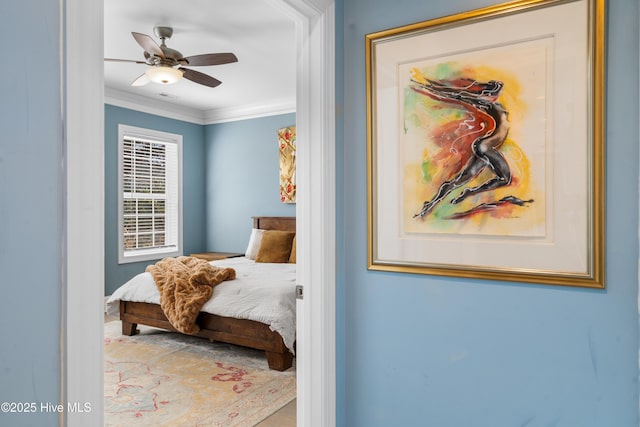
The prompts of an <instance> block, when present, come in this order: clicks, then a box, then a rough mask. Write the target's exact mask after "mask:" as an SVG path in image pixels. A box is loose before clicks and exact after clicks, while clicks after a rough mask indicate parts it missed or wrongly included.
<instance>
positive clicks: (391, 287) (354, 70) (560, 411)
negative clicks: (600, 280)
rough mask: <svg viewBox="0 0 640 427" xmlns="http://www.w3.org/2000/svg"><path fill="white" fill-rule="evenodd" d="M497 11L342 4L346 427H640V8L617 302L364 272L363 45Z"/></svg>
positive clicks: (611, 287)
mask: <svg viewBox="0 0 640 427" xmlns="http://www.w3.org/2000/svg"><path fill="white" fill-rule="evenodd" d="M493 3H495V2H494V1H491V0H437V1H436V0H434V1H429V2H425V1H422V0H404V1H402V2H398V3H395V2H389V1H387V0H341V1H339V2H338V7H337V11H338V15H339V18H338V22H342V20H344V22H343V27H342V28H341V29H340V30H339V31H338V33H337V35H338V38H339V39H338V40H337V49H338V52H339V53H338V56H339V57H340V58H341V59H340V60H339V61H338V62H337V66H338V68H337V70H336V74H337V76H338V80H339V82H338V90H339V94H338V102H339V103H340V102H342V105H339V106H338V110H339V111H341V110H342V111H344V115H343V116H342V117H341V118H340V120H339V129H341V128H340V126H342V125H344V128H343V130H342V133H339V134H338V150H339V153H340V154H341V155H343V156H344V161H343V162H342V163H341V162H339V163H338V164H341V165H343V166H344V170H343V171H342V172H340V173H339V174H338V187H339V188H341V187H344V193H343V199H342V200H340V201H339V210H338V218H339V231H340V233H341V238H342V240H341V242H340V247H339V248H338V252H339V254H340V255H341V257H344V259H341V260H340V262H339V270H338V271H339V276H338V301H337V306H338V308H339V309H341V310H343V312H342V313H339V315H338V318H337V319H338V374H339V375H341V376H344V377H342V378H339V379H338V386H339V387H341V388H342V389H340V390H339V392H338V396H339V398H338V401H337V405H338V425H341V426H348V427H358V426H363V427H375V426H390V425H394V426H418V425H419V426H438V427H449V426H450V427H460V426H465V427H466V426H473V427H485V426H486V427H497V426H500V427H502V426H528V427H534V426H557V427H560V426H565V427H576V426H580V427H602V426H616V427H631V426H637V425H638V309H637V304H638V302H637V301H638V298H637V297H638V271H637V263H638V215H637V212H638V113H639V111H638V99H637V98H638V96H637V95H638V2H637V0H619V1H611V2H609V9H608V12H609V15H608V23H609V28H608V40H607V48H608V53H607V65H608V77H607V90H608V96H607V117H608V121H607V141H608V143H607V153H606V156H607V184H606V190H607V212H606V215H607V216H606V222H607V224H606V225H607V238H606V247H607V252H606V255H607V283H608V287H607V290H605V291H595V290H585V289H572V288H563V287H553V286H541V285H534V284H514V283H507V282H492V281H479V280H465V279H457V278H438V277H433V276H419V275H409V274H392V273H384V272H371V271H368V270H367V268H366V265H367V260H366V254H367V248H366V242H367V232H366V231H367V230H366V224H367V213H366V203H367V201H366V195H367V188H366V179H365V177H366V156H365V153H366V140H367V139H366V116H365V105H366V100H365V85H364V80H363V79H364V74H365V64H364V61H365V51H364V36H365V34H367V33H371V32H375V31H379V30H383V29H387V28H392V27H396V26H400V25H404V24H408V23H412V22H416V21H420V20H427V19H430V18H436V17H439V16H444V15H449V14H453V13H457V12H461V11H466V10H470V9H474V8H478V7H482V6H487V5H490V4H493ZM340 80H343V81H340ZM342 90H343V94H342V92H341V91H342ZM339 156H340V155H339Z"/></svg>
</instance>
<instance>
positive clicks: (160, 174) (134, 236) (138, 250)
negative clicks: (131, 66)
mask: <svg viewBox="0 0 640 427" xmlns="http://www.w3.org/2000/svg"><path fill="white" fill-rule="evenodd" d="M118 134H119V152H118V153H119V160H118V171H119V173H118V179H119V184H118V189H119V191H118V206H119V248H120V249H119V257H118V258H119V262H120V263H121V264H122V263H127V262H136V261H145V260H152V259H160V258H163V257H167V256H178V255H181V254H182V196H181V193H182V182H181V181H182V167H181V164H182V136H181V135H174V134H168V133H164V132H158V131H153V130H148V129H140V128H134V127H131V126H125V125H119V126H118Z"/></svg>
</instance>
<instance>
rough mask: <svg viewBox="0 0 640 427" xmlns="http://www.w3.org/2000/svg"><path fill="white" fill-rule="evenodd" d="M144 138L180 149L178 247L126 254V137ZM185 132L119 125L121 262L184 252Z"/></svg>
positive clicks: (125, 262) (158, 257) (119, 259)
mask: <svg viewBox="0 0 640 427" xmlns="http://www.w3.org/2000/svg"><path fill="white" fill-rule="evenodd" d="M125 137H126V138H132V139H140V140H145V141H152V142H159V143H163V144H175V145H176V148H177V150H176V151H177V162H178V164H177V175H178V176H177V187H178V188H177V193H178V195H177V199H178V203H177V215H178V219H177V242H176V246H173V245H172V246H170V247H166V248H149V249H139V250H136V254H135V255H133V254H126V252H127V251H125V248H124V176H123V172H124V139H125ZM182 142H183V141H182V135H179V134H173V133H168V132H162V131H157V130H153V129H145V128H139V127H134V126H129V125H124V124H118V154H117V155H118V264H129V263H133V262H141V261H152V260H158V259H161V258H165V257H177V256H180V255H182V253H183V244H182V240H183V239H182V238H183V221H182V218H183V215H182V200H183V188H182V170H183V168H182V166H183V165H182V159H183V157H182ZM165 225H166V224H165Z"/></svg>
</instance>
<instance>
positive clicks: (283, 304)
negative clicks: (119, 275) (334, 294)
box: [107, 257, 296, 353]
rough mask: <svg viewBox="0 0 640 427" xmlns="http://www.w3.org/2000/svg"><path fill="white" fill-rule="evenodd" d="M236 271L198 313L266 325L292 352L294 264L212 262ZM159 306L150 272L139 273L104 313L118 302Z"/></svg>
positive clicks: (115, 309)
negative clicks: (232, 278) (234, 275)
mask: <svg viewBox="0 0 640 427" xmlns="http://www.w3.org/2000/svg"><path fill="white" fill-rule="evenodd" d="M211 264H213V265H215V266H218V267H232V268H234V269H235V270H236V278H235V280H229V281H225V282H222V283H221V284H219V285H217V286H216V287H214V288H213V296H212V297H211V299H209V301H207V303H206V304H205V305H204V307H203V308H202V310H201V311H204V312H207V313H211V314H216V315H218V316H225V317H234V318H237V319H249V320H255V321H258V322H262V323H266V324H267V325H269V327H270V329H271V330H272V331H276V332H278V333H279V334H280V335H281V336H282V339H283V341H284V344H285V345H286V346H287V348H288V349H289V350H291V352H292V353H293V343H294V342H295V339H296V296H295V284H296V265H295V264H269V263H259V262H255V261H253V260H250V259H248V258H245V257H239V258H228V259H224V260H219V261H212V262H211ZM120 300H123V301H134V302H148V303H153V304H160V294H159V293H158V288H157V287H156V285H155V283H154V281H153V277H152V276H151V274H150V273H146V272H145V273H141V274H138V275H137V276H135V277H134V278H132V279H131V280H129V281H128V282H127V283H125V284H124V285H122V286H121V287H119V288H118V289H117V290H116V291H115V292H114V293H113V295H111V297H110V298H109V300H108V301H107V313H108V314H111V315H114V316H117V315H118V313H119V311H120V308H119V306H120V303H119V301H120Z"/></svg>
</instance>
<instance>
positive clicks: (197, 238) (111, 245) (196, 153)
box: [104, 105, 207, 295]
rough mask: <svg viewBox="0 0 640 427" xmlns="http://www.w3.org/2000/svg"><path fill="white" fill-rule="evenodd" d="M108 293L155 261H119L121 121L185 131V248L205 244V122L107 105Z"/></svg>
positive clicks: (193, 249)
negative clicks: (119, 143) (119, 128)
mask: <svg viewBox="0 0 640 427" xmlns="http://www.w3.org/2000/svg"><path fill="white" fill-rule="evenodd" d="M104 109H105V120H104V128H105V129H104V133H105V136H104V146H105V153H104V156H105V216H104V220H105V224H104V226H105V260H104V266H105V295H110V294H111V293H112V292H113V291H114V290H116V289H117V288H118V286H120V285H122V284H123V283H124V282H126V281H127V280H129V279H130V278H131V277H133V276H134V275H136V274H138V273H140V272H142V271H144V269H145V267H146V266H147V265H149V264H151V263H153V261H144V262H135V263H129V264H118V233H117V230H118V124H124V125H129V126H137V127H141V128H146V129H153V130H158V131H162V132H169V133H175V134H179V135H182V155H183V168H182V189H183V196H182V197H183V200H182V202H183V208H182V209H183V212H182V214H183V232H184V235H183V251H184V253H185V254H189V253H192V252H201V251H203V250H204V248H205V229H206V226H207V225H206V218H205V169H206V164H205V156H204V126H201V125H197V124H193V123H187V122H183V121H179V120H173V119H168V118H165V117H160V116H155V115H152V114H146V113H141V112H139V111H134V110H129V109H126V108H121V107H115V106H113V105H105V108H104Z"/></svg>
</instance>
